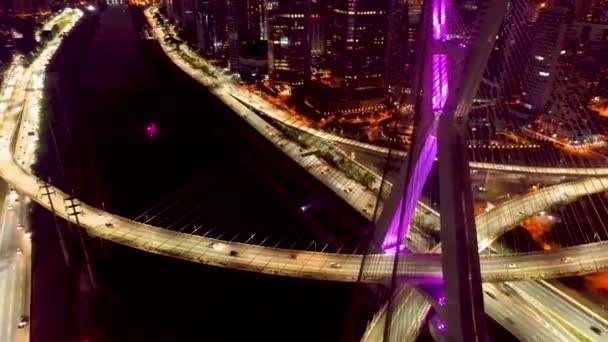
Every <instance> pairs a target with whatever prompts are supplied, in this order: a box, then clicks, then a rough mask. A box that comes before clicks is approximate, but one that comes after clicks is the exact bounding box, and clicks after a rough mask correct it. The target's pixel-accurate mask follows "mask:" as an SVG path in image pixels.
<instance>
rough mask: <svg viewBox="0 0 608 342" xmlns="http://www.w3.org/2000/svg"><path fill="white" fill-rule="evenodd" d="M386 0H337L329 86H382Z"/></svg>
mask: <svg viewBox="0 0 608 342" xmlns="http://www.w3.org/2000/svg"><path fill="white" fill-rule="evenodd" d="M388 2H389V1H388V0H337V1H336V5H335V7H334V25H333V32H332V34H333V42H332V54H333V61H332V68H331V71H332V78H333V85H334V86H336V87H341V88H344V89H370V88H382V87H383V86H384V81H383V76H384V74H385V53H386V39H387V29H388V20H387V12H388V7H389V4H388Z"/></svg>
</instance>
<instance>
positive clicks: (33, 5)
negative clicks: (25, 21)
mask: <svg viewBox="0 0 608 342" xmlns="http://www.w3.org/2000/svg"><path fill="white" fill-rule="evenodd" d="M0 4H1V7H2V8H1V11H2V13H3V14H16V15H26V16H27V15H37V14H40V13H45V12H48V11H49V10H50V5H51V2H50V1H47V0H2V2H0Z"/></svg>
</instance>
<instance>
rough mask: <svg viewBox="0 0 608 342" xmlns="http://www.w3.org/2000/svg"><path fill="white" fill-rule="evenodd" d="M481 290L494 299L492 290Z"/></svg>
mask: <svg viewBox="0 0 608 342" xmlns="http://www.w3.org/2000/svg"><path fill="white" fill-rule="evenodd" d="M483 292H485V294H487V295H488V296H490V298H492V299H496V296H495V295H494V294H493V293H492V292H490V291H483Z"/></svg>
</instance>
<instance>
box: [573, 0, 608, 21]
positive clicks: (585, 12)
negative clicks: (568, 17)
mask: <svg viewBox="0 0 608 342" xmlns="http://www.w3.org/2000/svg"><path fill="white" fill-rule="evenodd" d="M575 11H576V19H577V20H581V21H587V22H592V23H608V0H578V1H576V2H575Z"/></svg>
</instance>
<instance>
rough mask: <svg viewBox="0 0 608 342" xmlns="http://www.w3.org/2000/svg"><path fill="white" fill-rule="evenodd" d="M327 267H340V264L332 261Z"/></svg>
mask: <svg viewBox="0 0 608 342" xmlns="http://www.w3.org/2000/svg"><path fill="white" fill-rule="evenodd" d="M329 267H331V268H342V265H340V264H338V263H337V262H332V263H330V264H329Z"/></svg>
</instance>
